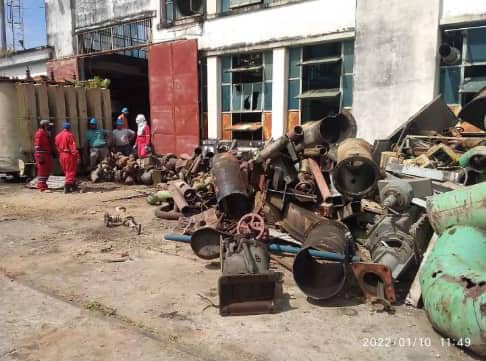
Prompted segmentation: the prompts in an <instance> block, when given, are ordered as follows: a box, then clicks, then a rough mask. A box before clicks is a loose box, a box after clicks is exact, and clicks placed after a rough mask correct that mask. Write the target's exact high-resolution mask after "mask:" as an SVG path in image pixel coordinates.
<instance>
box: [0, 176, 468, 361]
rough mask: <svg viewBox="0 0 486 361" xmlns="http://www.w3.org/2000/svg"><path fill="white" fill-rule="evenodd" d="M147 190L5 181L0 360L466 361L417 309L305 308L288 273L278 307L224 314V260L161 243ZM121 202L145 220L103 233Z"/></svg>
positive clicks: (162, 228) (165, 227)
mask: <svg viewBox="0 0 486 361" xmlns="http://www.w3.org/2000/svg"><path fill="white" fill-rule="evenodd" d="M148 190H149V189H147V188H144V187H120V186H117V185H114V184H103V185H97V186H96V187H94V186H93V187H92V188H91V190H90V191H89V192H88V193H84V194H72V195H65V194H62V193H58V192H54V193H44V194H41V193H38V192H36V191H34V190H29V189H26V188H24V187H23V185H20V184H6V183H0V260H1V261H0V325H1V327H0V360H2V361H4V360H29V361H37V360H39V361H64V360H66V361H77V360H79V361H91V360H100V361H101V360H103V361H108V360H116V361H124V360H126V361H133V360H140V361H142V360H143V361H145V360H236V361H238V360H274V361H282V360H316V361H317V360H373V361H376V360H395V361H401V360H410V361H426V360H437V359H442V360H470V359H471V360H472V359H474V358H473V357H472V356H470V355H469V354H467V353H465V352H464V351H463V350H461V349H459V348H457V347H455V346H447V343H445V345H444V346H443V345H442V342H441V336H440V335H439V334H437V333H436V332H434V331H433V329H432V327H431V325H430V323H429V322H428V320H427V318H426V315H425V313H424V312H423V311H421V310H415V309H412V308H409V307H406V306H399V307H397V310H396V313H395V314H394V315H389V314H383V313H376V312H374V311H373V310H372V309H371V308H370V306H369V305H367V304H364V303H363V302H362V300H361V299H360V298H359V297H356V296H354V295H348V294H344V295H342V296H340V297H339V298H338V299H334V300H332V301H330V302H327V303H321V304H316V303H311V302H309V301H308V300H307V299H306V297H305V296H304V295H303V294H302V293H301V292H300V291H299V290H298V288H297V287H296V285H295V284H294V282H293V279H292V274H291V273H290V272H289V271H287V270H286V269H284V268H282V267H281V266H279V265H277V264H276V265H274V266H273V267H275V269H277V270H279V271H281V272H283V273H284V280H283V296H282V298H281V299H280V300H279V307H278V308H279V312H278V313H276V314H272V315H261V316H248V317H225V318H223V317H221V316H219V313H218V309H217V308H216V307H214V306H215V305H216V304H217V303H218V296H217V289H216V285H217V279H218V277H219V274H220V271H219V265H218V264H215V263H209V262H204V261H202V260H200V259H198V258H196V257H195V256H194V255H193V253H192V251H191V249H190V246H189V245H186V244H178V243H173V242H167V241H164V240H163V235H164V233H167V232H170V231H171V230H172V229H173V227H174V225H175V223H168V222H165V223H164V222H162V221H161V220H159V219H157V218H155V217H154V216H153V210H154V209H153V208H152V207H150V206H148V205H147V204H146V203H145V199H144V198H142V197H139V198H134V199H130V200H117V199H119V198H122V197H126V196H130V195H137V194H139V193H138V192H139V191H148ZM117 206H124V207H126V208H127V211H128V213H130V214H131V215H133V216H135V218H136V220H137V221H138V222H140V223H142V225H143V230H142V234H141V235H140V236H138V235H137V234H136V233H135V232H134V231H133V230H131V229H129V228H126V227H118V228H106V227H105V226H104V223H103V215H104V213H105V212H107V211H110V212H111V211H114V209H115V207H117Z"/></svg>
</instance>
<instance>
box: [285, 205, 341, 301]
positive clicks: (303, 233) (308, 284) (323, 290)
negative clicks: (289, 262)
mask: <svg viewBox="0 0 486 361" xmlns="http://www.w3.org/2000/svg"><path fill="white" fill-rule="evenodd" d="M282 228H283V229H284V230H286V231H287V232H288V233H290V235H291V236H293V237H294V238H295V239H297V240H299V241H300V242H302V243H303V245H302V249H301V250H300V252H299V253H298V254H297V256H296V257H295V260H294V264H293V275H294V280H295V283H296V284H297V286H298V287H299V288H300V290H301V291H302V292H304V294H305V295H306V296H308V297H310V298H312V299H316V300H324V299H327V298H331V297H332V296H334V295H336V294H337V293H338V292H339V291H341V289H342V288H343V286H344V283H345V281H346V265H345V263H343V262H333V261H323V260H322V259H319V258H318V257H315V255H313V254H312V253H313V252H312V251H313V250H318V251H324V252H332V253H337V254H341V255H344V256H346V257H347V255H348V253H349V252H348V251H349V238H348V234H349V231H348V229H347V227H346V226H345V225H344V224H342V223H340V222H337V221H334V220H330V219H327V218H322V217H319V216H317V215H315V214H314V213H313V212H311V211H309V210H307V209H305V208H302V207H299V206H297V205H295V204H294V203H290V204H289V206H288V208H287V210H286V212H285V216H284V220H283V222H282Z"/></svg>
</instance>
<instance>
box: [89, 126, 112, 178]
mask: <svg viewBox="0 0 486 361" xmlns="http://www.w3.org/2000/svg"><path fill="white" fill-rule="evenodd" d="M88 126H89V129H88V131H87V132H86V143H87V144H88V155H89V170H90V171H92V170H93V169H95V168H96V166H97V165H98V163H99V162H101V161H102V160H103V159H105V157H106V156H107V155H108V132H107V131H106V130H104V129H98V124H97V121H96V118H91V119H90V120H89V125H88Z"/></svg>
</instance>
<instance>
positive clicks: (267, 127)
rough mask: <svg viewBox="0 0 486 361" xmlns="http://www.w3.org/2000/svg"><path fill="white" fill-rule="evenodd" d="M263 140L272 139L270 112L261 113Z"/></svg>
mask: <svg viewBox="0 0 486 361" xmlns="http://www.w3.org/2000/svg"><path fill="white" fill-rule="evenodd" d="M262 124H263V140H269V139H270V138H272V113H271V112H264V113H263V120H262Z"/></svg>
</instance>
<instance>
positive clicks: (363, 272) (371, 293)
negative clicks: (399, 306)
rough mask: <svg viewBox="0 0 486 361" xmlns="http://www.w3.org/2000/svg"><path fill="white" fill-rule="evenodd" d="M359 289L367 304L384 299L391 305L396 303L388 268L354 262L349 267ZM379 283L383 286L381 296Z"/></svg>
mask: <svg viewBox="0 0 486 361" xmlns="http://www.w3.org/2000/svg"><path fill="white" fill-rule="evenodd" d="M351 269H352V270H353V274H354V276H355V277H356V280H357V281H358V285H359V288H360V289H361V291H363V294H364V296H365V298H366V300H367V301H368V302H373V301H375V300H376V299H380V298H384V299H385V300H386V301H388V302H390V303H391V304H393V303H395V302H396V294H395V286H394V285H393V277H392V274H391V270H390V268H388V267H387V266H384V265H381V264H376V263H365V262H355V263H353V264H352V265H351ZM380 283H381V284H383V286H384V288H383V292H384V294H383V295H380V288H379V286H380Z"/></svg>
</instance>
